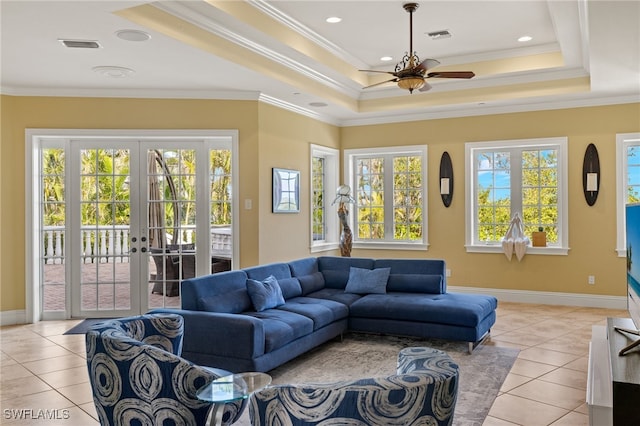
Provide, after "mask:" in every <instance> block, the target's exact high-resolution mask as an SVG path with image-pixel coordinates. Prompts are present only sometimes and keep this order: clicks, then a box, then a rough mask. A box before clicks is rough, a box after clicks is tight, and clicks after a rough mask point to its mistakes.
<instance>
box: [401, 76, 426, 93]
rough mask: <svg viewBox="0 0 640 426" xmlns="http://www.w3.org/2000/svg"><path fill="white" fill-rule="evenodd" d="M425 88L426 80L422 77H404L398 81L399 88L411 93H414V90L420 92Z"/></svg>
mask: <svg viewBox="0 0 640 426" xmlns="http://www.w3.org/2000/svg"><path fill="white" fill-rule="evenodd" d="M422 86H424V78H422V77H414V76H411V77H404V78H401V79H400V80H398V87H399V88H401V89H404V90H408V91H409V93H413V91H414V90H419V89H421V88H422Z"/></svg>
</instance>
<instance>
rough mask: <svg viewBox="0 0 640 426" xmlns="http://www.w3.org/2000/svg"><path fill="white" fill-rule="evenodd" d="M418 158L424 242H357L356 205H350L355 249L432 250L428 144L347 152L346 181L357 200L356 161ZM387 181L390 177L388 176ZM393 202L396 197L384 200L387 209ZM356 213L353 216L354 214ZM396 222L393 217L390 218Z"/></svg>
mask: <svg viewBox="0 0 640 426" xmlns="http://www.w3.org/2000/svg"><path fill="white" fill-rule="evenodd" d="M389 154H393V155H398V156H406V155H418V156H420V157H422V182H423V185H422V240H420V241H415V242H408V241H399V242H393V241H389V240H386V241H379V242H378V241H375V242H373V241H362V240H359V239H358V230H357V227H356V226H355V223H356V220H355V219H356V213H355V212H356V211H357V206H356V205H350V206H349V210H350V212H349V224H350V226H351V229H352V232H353V247H354V248H360V249H381V250H428V248H429V233H428V230H429V227H428V216H427V215H428V209H427V207H428V202H427V200H428V195H429V194H428V192H429V191H428V190H427V188H428V181H427V169H428V161H427V160H428V157H427V146H426V145H410V146H392V147H383V148H360V149H346V150H345V151H344V160H343V161H344V180H345V182H347V184H348V185H349V186H350V187H351V188H352V196H353V197H354V198H355V199H356V200H357V198H358V197H357V194H355V192H356V182H355V173H356V170H355V168H354V162H355V160H356V158H358V157H363V156H379V155H389ZM385 179H387V176H385ZM388 202H390V203H393V197H390V198H387V199H385V209H386V208H387V207H388V206H387V203H388ZM351 211H353V214H352V213H351ZM389 217H390V218H391V219H390V220H393V214H391V215H389ZM386 225H387V215H385V226H386Z"/></svg>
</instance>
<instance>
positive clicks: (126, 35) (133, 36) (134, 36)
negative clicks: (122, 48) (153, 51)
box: [116, 30, 151, 41]
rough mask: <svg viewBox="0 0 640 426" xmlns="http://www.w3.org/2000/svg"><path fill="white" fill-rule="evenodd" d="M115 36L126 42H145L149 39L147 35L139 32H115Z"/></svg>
mask: <svg viewBox="0 0 640 426" xmlns="http://www.w3.org/2000/svg"><path fill="white" fill-rule="evenodd" d="M116 36H118V37H119V38H121V39H123V40H127V41H147V40H149V39H150V38H151V36H150V35H149V34H147V33H145V32H144V31H139V30H120V31H116Z"/></svg>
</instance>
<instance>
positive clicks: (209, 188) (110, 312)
mask: <svg viewBox="0 0 640 426" xmlns="http://www.w3.org/2000/svg"><path fill="white" fill-rule="evenodd" d="M234 144H235V142H234V138H233V137H228V136H225V137H209V138H202V137H201V138H179V137H170V138H169V137H165V138H135V139H132V138H124V137H117V138H91V137H81V138H69V139H68V140H67V142H66V144H65V145H64V147H63V148H57V149H53V150H50V151H47V150H43V155H42V158H41V162H42V163H43V164H44V163H46V161H45V160H47V157H48V156H53V155H57V156H59V157H60V158H64V161H61V162H62V163H64V165H65V166H64V168H62V169H61V170H62V171H55V172H51V170H50V169H51V168H50V167H49V168H48V166H46V164H45V165H41V167H42V169H43V170H42V171H41V176H42V178H41V181H40V185H41V187H42V188H45V190H42V188H41V192H42V193H43V195H44V196H43V202H42V207H41V209H40V215H41V218H40V220H39V222H40V228H41V232H40V235H41V238H40V239H41V240H40V241H39V242H38V244H39V245H40V246H47V247H48V248H45V249H43V250H42V253H40V255H39V257H40V259H42V260H44V261H42V260H41V263H40V264H44V268H43V269H44V272H42V274H41V277H40V281H41V282H40V286H39V287H40V289H41V292H40V297H41V299H42V301H41V306H42V308H41V309H42V312H43V313H44V314H45V315H42V317H43V318H45V319H46V318H47V317H49V318H56V317H59V315H58V316H56V315H47V311H48V310H53V311H55V310H59V309H60V307H59V306H57V307H54V308H51V306H48V304H51V302H50V301H51V300H53V304H54V305H55V304H56V298H58V299H59V298H60V296H59V294H60V292H61V293H62V296H61V297H62V299H64V300H65V302H64V303H63V308H62V309H64V311H65V312H67V314H66V315H65V316H66V317H69V316H71V317H91V318H108V317H120V316H127V315H136V314H139V313H144V312H146V311H148V310H149V309H153V308H158V307H175V308H179V307H180V282H181V281H182V280H184V279H187V278H191V277H194V276H196V275H203V274H207V273H212V272H217V271H222V270H227V269H231V267H232V265H233V257H234V256H233V254H234V250H233V240H234V239H233V219H232V218H233V215H234V210H235V209H233V204H234V202H233V200H232V187H233V184H234V182H235V177H233V175H232V166H233V163H234V161H233V155H232V154H233V149H234V146H235V145H234ZM61 146H62V145H61ZM61 167H62V166H61ZM62 181H64V182H65V183H64V184H62V183H61V182H62ZM56 184H59V186H60V187H62V188H63V190H55V189H52V188H55V187H56ZM57 197H61V198H62V199H61V200H54V201H53V202H49V201H47V200H49V199H56V198H57ZM56 211H61V212H60V213H59V215H58V216H60V217H63V218H65V219H64V220H62V219H60V223H58V222H56V223H55V224H54V225H52V221H53V222H54V221H55V218H56V215H55V213H56ZM236 253H237V251H236ZM236 256H237V254H236ZM56 275H58V276H61V277H62V278H60V277H58V278H55V276H56ZM50 313H51V312H49V314H50ZM54 314H55V312H54Z"/></svg>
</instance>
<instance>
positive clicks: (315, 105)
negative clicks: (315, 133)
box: [309, 102, 328, 108]
mask: <svg viewBox="0 0 640 426" xmlns="http://www.w3.org/2000/svg"><path fill="white" fill-rule="evenodd" d="M309 106H312V107H316V108H323V107H326V106H328V104H325V103H324V102H311V103H310V104H309Z"/></svg>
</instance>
